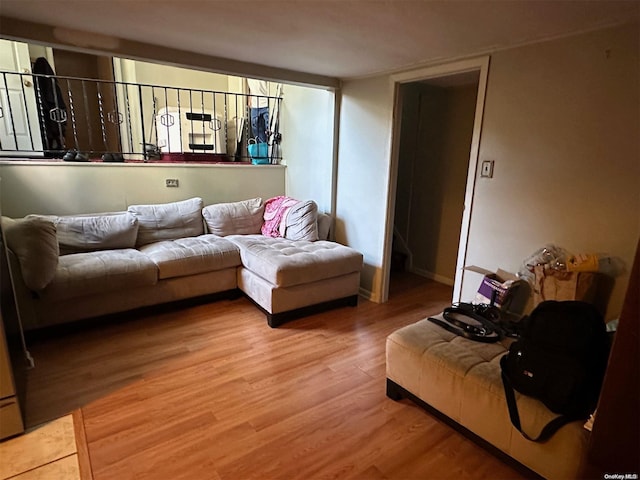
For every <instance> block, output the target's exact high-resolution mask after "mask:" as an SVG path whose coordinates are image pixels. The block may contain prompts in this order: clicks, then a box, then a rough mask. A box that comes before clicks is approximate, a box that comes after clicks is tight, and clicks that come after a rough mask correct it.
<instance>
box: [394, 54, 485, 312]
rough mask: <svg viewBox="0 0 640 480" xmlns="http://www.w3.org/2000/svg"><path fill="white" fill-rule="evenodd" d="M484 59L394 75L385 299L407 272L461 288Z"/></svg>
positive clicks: (456, 295)
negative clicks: (393, 117)
mask: <svg viewBox="0 0 640 480" xmlns="http://www.w3.org/2000/svg"><path fill="white" fill-rule="evenodd" d="M487 71H488V57H487V58H484V59H478V60H476V61H466V62H458V63H457V64H453V65H449V66H440V67H433V68H428V69H424V70H422V71H419V72H411V73H409V74H405V75H402V76H400V77H395V78H394V79H395V80H396V95H395V124H394V134H393V148H392V172H393V175H392V178H393V180H392V184H393V185H392V188H391V190H390V195H391V197H390V200H391V201H390V210H389V213H388V219H387V225H388V226H389V228H388V230H387V231H388V237H387V245H386V247H387V249H386V252H387V253H388V254H387V255H386V260H387V261H386V265H387V270H386V273H387V275H388V277H387V278H388V281H387V285H386V288H384V289H383V291H384V292H385V294H386V295H388V292H389V286H390V283H391V282H392V281H393V279H394V277H396V273H397V272H402V271H405V272H406V271H408V272H412V273H413V274H417V275H420V276H423V277H426V278H428V279H431V280H435V281H436V282H439V283H443V284H446V285H449V286H453V287H454V289H453V298H452V301H458V300H459V297H460V291H461V289H462V270H463V268H464V266H465V257H466V245H467V236H468V230H469V223H470V219H471V207H472V202H473V190H474V186H475V177H476V168H477V155H478V144H479V138H480V130H481V121H482V109H483V105H484V92H485V89H486V76H487Z"/></svg>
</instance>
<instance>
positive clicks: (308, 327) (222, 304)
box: [26, 274, 524, 480]
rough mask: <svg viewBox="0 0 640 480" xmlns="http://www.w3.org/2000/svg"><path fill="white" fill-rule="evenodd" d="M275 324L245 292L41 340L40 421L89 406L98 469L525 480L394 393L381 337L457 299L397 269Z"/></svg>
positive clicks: (33, 409) (103, 474) (31, 390)
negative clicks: (331, 304) (384, 294)
mask: <svg viewBox="0 0 640 480" xmlns="http://www.w3.org/2000/svg"><path fill="white" fill-rule="evenodd" d="M392 286H393V289H392V292H391V299H390V301H389V302H388V303H386V304H382V305H379V304H374V303H371V302H368V301H365V300H362V299H361V300H360V304H359V305H358V307H356V308H352V307H344V308H341V309H337V310H332V311H329V312H325V313H321V314H316V315H313V316H310V317H306V318H303V319H300V320H296V321H293V322H291V323H287V324H285V325H283V326H281V327H279V328H277V329H271V328H269V327H268V326H267V324H266V321H265V317H264V315H262V314H261V313H260V312H259V311H258V310H257V309H256V308H255V306H253V305H252V304H251V303H250V302H249V300H247V299H245V298H239V299H235V300H221V301H217V302H215V303H209V304H202V305H195V306H190V307H186V308H182V309H167V308H165V309H164V310H165V311H160V312H158V311H153V312H146V313H140V314H137V315H134V316H127V317H128V318H126V321H121V322H117V323H113V324H101V325H99V326H95V327H93V328H83V329H79V330H77V331H75V332H73V331H72V332H65V333H64V335H60V336H56V337H54V338H48V339H39V340H35V341H33V342H32V344H31V345H30V350H31V353H32V355H33V356H34V357H35V360H36V368H35V369H33V370H31V371H30V372H29V377H28V389H27V392H28V397H27V405H26V415H27V422H28V423H29V424H31V425H34V424H37V423H39V422H42V421H45V420H48V419H50V418H54V417H57V416H61V415H63V414H65V413H68V412H70V411H72V410H74V409H77V408H81V415H76V418H79V419H82V421H83V422H84V436H85V438H86V442H87V447H88V456H89V459H90V466H91V473H92V474H93V478H94V479H95V480H104V479H118V480H120V479H153V480H159V479H160V480H162V479H171V480H173V479H196V480H200V479H215V480H227V479H231V480H236V479H251V478H256V479H287V480H289V479H353V478H358V479H372V480H374V479H403V480H404V479H441V478H442V479H449V478H456V479H460V478H462V479H485V478H486V479H519V478H524V477H523V476H522V474H521V473H519V472H517V471H516V470H514V469H512V468H511V467H510V466H508V465H506V464H504V463H503V462H501V461H500V460H499V459H497V458H496V457H494V456H492V455H491V454H490V453H488V452H487V451H485V450H483V449H482V448H481V447H479V446H477V445H476V444H474V443H473V442H471V441H470V440H468V439H466V438H465V437H464V436H463V435H461V434H460V433H458V432H457V431H455V430H453V429H452V428H450V427H449V426H447V425H445V424H444V423H442V422H441V421H440V420H438V419H437V418H435V417H433V416H431V415H430V414H428V413H427V412H425V411H424V410H422V409H420V408H418V407H416V406H415V405H414V404H412V403H411V402H409V401H408V400H403V401H401V402H394V401H392V400H390V399H388V398H387V397H386V395H385V339H386V336H387V335H388V334H390V333H391V332H392V331H394V330H396V329H397V328H399V327H401V326H404V325H407V324H410V323H413V322H415V321H417V320H419V319H421V318H424V317H425V316H427V315H429V314H434V313H437V312H439V311H441V310H442V308H443V307H444V306H446V305H448V304H449V303H450V298H451V289H450V288H449V287H447V286H444V285H441V284H438V283H435V282H431V281H428V280H424V279H421V278H420V277H415V276H412V275H406V274H402V275H400V276H399V277H398V278H394V281H393V282H392Z"/></svg>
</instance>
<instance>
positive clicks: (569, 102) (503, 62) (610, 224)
mask: <svg viewBox="0 0 640 480" xmlns="http://www.w3.org/2000/svg"><path fill="white" fill-rule="evenodd" d="M638 62H639V56H638V29H637V25H636V26H635V28H634V27H629V26H627V27H623V28H618V29H613V30H604V31H600V32H595V33H591V34H587V35H582V36H577V37H571V38H567V39H563V40H557V41H554V42H548V43H543V44H539V45H535V46H528V47H522V48H519V49H514V50H509V51H505V52H499V53H496V54H495V55H493V56H492V59H491V71H490V74H489V83H488V89H487V96H486V106H485V111H484V124H483V133H482V140H481V143H480V160H481V161H482V160H484V159H494V160H495V162H496V164H495V169H494V178H493V179H491V180H486V179H481V180H480V181H478V183H477V186H476V196H475V199H476V200H475V203H474V214H473V217H472V221H471V229H470V235H469V240H470V242H469V249H468V258H467V264H480V265H482V266H485V267H488V268H490V269H494V268H497V267H498V266H500V267H503V268H505V269H508V270H511V271H516V270H518V269H519V267H520V265H521V261H522V260H523V259H524V258H526V257H527V256H528V255H530V254H531V253H533V252H534V251H535V250H536V249H538V248H539V247H541V246H543V245H544V244H545V243H547V242H553V243H555V244H557V245H560V246H562V247H564V248H567V249H569V250H570V251H572V252H575V253H580V252H603V253H607V254H610V255H613V256H615V257H617V258H619V259H621V260H622V262H623V263H624V264H625V265H626V267H627V269H628V268H630V267H631V264H632V260H633V254H634V251H635V247H636V243H637V241H638V236H639V235H640V188H639V186H640V150H639V140H638V133H639V131H640V122H639V108H638V105H640V98H639V95H638V81H639V77H638V65H639V63H638ZM470 275H472V274H470ZM627 281H628V272H625V273H624V274H623V275H622V276H621V277H619V278H618V281H617V282H616V287H615V289H614V291H613V295H612V297H611V302H610V308H609V318H615V317H616V316H617V315H618V314H619V311H620V308H621V302H622V298H623V295H624V292H625V290H626V284H627ZM473 283H475V282H473ZM473 283H471V282H465V283H463V295H465V294H466V295H467V296H468V295H470V293H471V292H472V291H473V289H474V285H473Z"/></svg>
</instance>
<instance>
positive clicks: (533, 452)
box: [386, 316, 587, 479]
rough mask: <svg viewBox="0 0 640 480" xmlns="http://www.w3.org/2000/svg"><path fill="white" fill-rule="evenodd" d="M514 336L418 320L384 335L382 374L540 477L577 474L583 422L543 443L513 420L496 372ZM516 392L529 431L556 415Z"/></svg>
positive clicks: (583, 445) (535, 431)
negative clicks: (487, 338) (498, 337)
mask: <svg viewBox="0 0 640 480" xmlns="http://www.w3.org/2000/svg"><path fill="white" fill-rule="evenodd" d="M438 317H439V318H442V317H441V316H436V318H438ZM511 342H512V340H511V339H506V340H504V341H503V342H499V343H481V342H474V341H472V340H467V339H466V338H463V337H460V336H457V335H455V334H453V333H451V332H449V331H447V330H445V329H443V328H441V327H439V326H437V325H436V324H434V323H432V322H430V321H429V320H427V319H423V320H420V321H419V322H417V323H414V324H412V325H408V326H406V327H403V328H401V329H399V330H397V331H395V332H393V333H392V334H391V335H389V336H388V337H387V346H386V347H387V348H386V355H387V378H388V379H389V380H391V381H393V382H394V383H396V384H397V385H399V386H401V387H402V388H404V389H405V390H407V391H409V392H410V393H412V394H413V395H415V396H417V397H418V398H419V399H420V400H422V401H424V402H426V403H427V404H429V405H430V406H431V407H433V408H435V409H437V410H438V411H440V412H442V413H443V414H445V415H446V416H448V417H449V418H451V419H452V420H454V421H456V422H457V423H459V424H460V425H462V426H463V427H465V428H467V429H469V430H470V431H471V432H473V433H475V434H476V435H478V436H480V437H481V438H483V439H484V440H486V441H487V442H489V443H491V444H492V445H493V446H495V447H497V448H498V449H500V450H502V451H503V452H505V453H506V454H508V455H510V456H511V457H513V458H515V459H516V460H518V461H519V462H520V463H522V464H524V465H526V466H527V467H529V468H530V469H532V470H534V471H535V472H536V473H539V474H540V475H542V476H543V477H545V478H549V479H555V478H576V472H577V471H578V469H579V467H580V463H581V461H582V457H583V455H584V452H585V451H586V444H587V434H586V431H585V430H584V429H583V428H582V423H583V422H572V423H570V424H568V425H565V426H564V427H562V428H561V429H560V430H559V431H558V432H556V433H555V434H554V435H553V436H552V437H551V438H550V439H549V440H548V441H547V442H545V443H536V442H531V441H529V440H526V439H525V438H524V437H523V436H522V435H521V434H520V432H518V431H517V430H516V429H515V428H513V427H512V425H511V421H510V420H509V413H508V408H507V404H506V400H505V394H504V388H503V386H502V380H501V377H500V358H501V357H502V356H503V355H504V354H505V353H506V352H507V350H508V346H509V344H510V343H511ZM516 398H517V402H518V410H519V412H520V419H521V422H522V427H523V430H524V431H525V432H527V433H528V434H529V435H531V436H535V435H537V434H538V433H539V432H540V430H541V429H542V427H543V426H544V425H545V424H547V423H548V422H549V421H550V420H551V419H553V418H555V416H556V415H554V414H553V413H552V412H551V411H549V410H548V409H547V408H546V407H545V406H544V404H542V402H540V401H538V400H536V399H534V398H531V397H527V396H524V395H520V394H519V393H516Z"/></svg>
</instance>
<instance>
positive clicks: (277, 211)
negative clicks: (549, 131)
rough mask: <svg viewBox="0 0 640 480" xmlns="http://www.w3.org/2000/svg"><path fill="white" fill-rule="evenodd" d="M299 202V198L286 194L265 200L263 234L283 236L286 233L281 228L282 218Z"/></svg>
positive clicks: (266, 235)
mask: <svg viewBox="0 0 640 480" xmlns="http://www.w3.org/2000/svg"><path fill="white" fill-rule="evenodd" d="M299 202H300V201H299V200H296V199H294V198H291V197H285V196H279V197H273V198H270V199H269V200H267V201H266V202H264V223H263V224H262V229H261V232H262V235H264V236H265V237H282V236H283V233H284V232H282V231H281V228H280V224H281V223H282V219H283V218H284V217H285V215H286V213H287V211H288V210H289V209H290V208H291V207H293V206H294V205H295V204H296V203H299Z"/></svg>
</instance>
